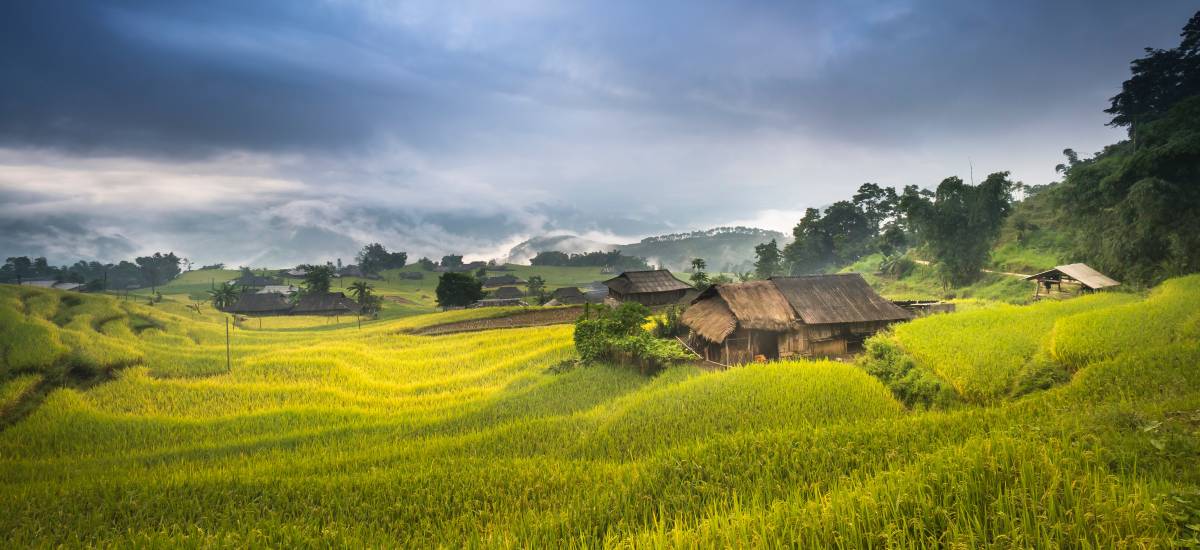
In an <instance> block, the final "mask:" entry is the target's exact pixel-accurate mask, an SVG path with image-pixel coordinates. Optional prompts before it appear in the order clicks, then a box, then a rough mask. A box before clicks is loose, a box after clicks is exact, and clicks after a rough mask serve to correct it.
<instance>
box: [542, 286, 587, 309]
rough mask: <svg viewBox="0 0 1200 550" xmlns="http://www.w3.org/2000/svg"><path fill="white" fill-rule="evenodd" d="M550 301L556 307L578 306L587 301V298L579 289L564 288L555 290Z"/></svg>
mask: <svg viewBox="0 0 1200 550" xmlns="http://www.w3.org/2000/svg"><path fill="white" fill-rule="evenodd" d="M550 300H551V301H554V302H555V305H576V304H582V303H584V302H586V301H587V296H585V295H584V294H583V292H582V291H580V290H579V288H578V287H573V286H564V287H562V288H556V289H554V292H551V293H550Z"/></svg>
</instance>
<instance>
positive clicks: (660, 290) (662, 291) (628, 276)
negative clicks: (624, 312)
mask: <svg viewBox="0 0 1200 550" xmlns="http://www.w3.org/2000/svg"><path fill="white" fill-rule="evenodd" d="M604 286H607V287H608V291H609V295H610V296H612V297H613V298H614V299H616V300H617V301H619V302H638V303H640V304H644V305H647V306H661V305H667V304H674V303H676V302H679V301H680V299H682V298H683V297H684V296H685V295H686V294H687V291H688V290H690V289H691V288H692V285H689V284H687V283H685V282H683V281H680V280H679V279H676V278H675V276H674V275H671V272H670V271H667V270H665V269H656V270H651V271H626V272H624V273H622V274H620V275H617V276H616V277H613V278H611V279H609V280H607V281H604Z"/></svg>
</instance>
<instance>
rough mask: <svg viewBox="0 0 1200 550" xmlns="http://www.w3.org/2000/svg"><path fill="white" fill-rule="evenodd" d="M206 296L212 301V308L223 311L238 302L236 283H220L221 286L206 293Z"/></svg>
mask: <svg viewBox="0 0 1200 550" xmlns="http://www.w3.org/2000/svg"><path fill="white" fill-rule="evenodd" d="M208 295H209V298H210V299H211V300H212V305H213V307H215V308H217V309H219V310H224V309H225V308H228V307H230V306H232V305H233V304H236V303H237V301H238V296H239V292H238V290H237V283H234V282H232V281H231V282H226V283H222V284H221V286H219V287H217V288H215V289H213V290H210V291H208Z"/></svg>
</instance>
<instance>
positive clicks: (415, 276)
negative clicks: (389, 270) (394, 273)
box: [400, 271, 425, 281]
mask: <svg viewBox="0 0 1200 550" xmlns="http://www.w3.org/2000/svg"><path fill="white" fill-rule="evenodd" d="M400 278H401V279H403V280H405V281H419V280H421V279H424V278H425V274H424V273H421V272H420V271H401V272H400Z"/></svg>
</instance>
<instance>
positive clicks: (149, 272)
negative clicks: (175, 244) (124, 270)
mask: <svg viewBox="0 0 1200 550" xmlns="http://www.w3.org/2000/svg"><path fill="white" fill-rule="evenodd" d="M179 261H180V260H179V257H178V256H176V255H175V253H174V252H168V253H167V254H165V255H164V254H162V253H161V252H155V253H154V254H153V255H150V256H141V257H138V258H136V259H134V262H136V263H137V265H138V267H139V268H140V269H141V271H142V278H143V279H144V280H145V281H146V283H148V284H149V285H150V290H151V292H157V290H156V289H157V287H158V285H159V284H161V283H164V282H166V281H170V280H171V279H174V278H175V277H177V276H179V273H180V270H179Z"/></svg>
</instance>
